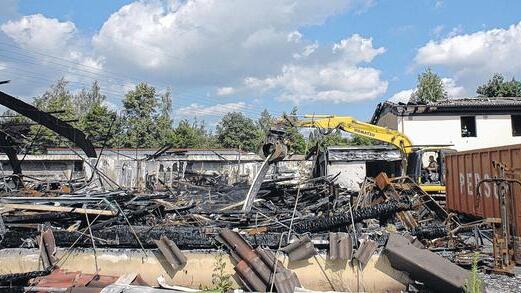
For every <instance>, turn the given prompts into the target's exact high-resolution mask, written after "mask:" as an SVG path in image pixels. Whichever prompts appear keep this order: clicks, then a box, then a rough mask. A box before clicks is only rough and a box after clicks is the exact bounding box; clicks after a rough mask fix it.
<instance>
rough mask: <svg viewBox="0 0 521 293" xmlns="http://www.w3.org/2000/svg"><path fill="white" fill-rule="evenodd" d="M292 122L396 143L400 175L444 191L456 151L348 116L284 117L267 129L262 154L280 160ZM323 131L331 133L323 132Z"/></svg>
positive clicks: (425, 187)
mask: <svg viewBox="0 0 521 293" xmlns="http://www.w3.org/2000/svg"><path fill="white" fill-rule="evenodd" d="M289 124H293V126H295V127H300V128H318V129H321V130H333V129H339V130H342V131H345V132H348V133H352V134H357V135H360V136H363V137H367V138H371V139H375V140H378V141H381V142H385V143H388V144H391V145H393V146H395V147H396V148H397V149H399V150H400V152H401V153H402V175H407V176H409V177H411V178H412V179H414V180H415V181H416V182H418V184H419V185H420V186H421V188H422V189H423V190H424V191H425V192H428V193H444V192H445V178H443V177H444V170H445V160H444V157H445V155H446V154H447V153H450V152H455V150H453V149H450V148H449V147H448V146H415V145H414V144H413V143H412V142H411V140H410V139H409V138H408V137H407V136H406V135H405V134H403V133H401V132H399V131H396V130H393V129H388V128H385V127H381V126H377V125H373V124H370V123H366V122H361V121H358V120H355V119H354V118H352V117H349V116H336V115H305V116H304V119H298V120H297V119H294V120H293V119H291V120H290V119H286V122H283V123H277V125H276V127H274V128H272V129H271V130H270V133H269V135H268V137H267V139H266V143H265V144H264V146H263V152H264V154H265V155H268V154H273V153H276V154H277V155H276V156H273V155H272V158H274V159H277V160H280V159H282V158H283V157H284V156H285V154H286V152H287V146H286V142H285V139H286V138H285V127H287V126H288V125H289ZM326 133H330V131H329V132H326Z"/></svg>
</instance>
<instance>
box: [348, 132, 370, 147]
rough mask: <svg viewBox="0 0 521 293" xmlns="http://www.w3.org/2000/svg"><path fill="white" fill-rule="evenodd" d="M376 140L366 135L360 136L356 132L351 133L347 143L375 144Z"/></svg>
mask: <svg viewBox="0 0 521 293" xmlns="http://www.w3.org/2000/svg"><path fill="white" fill-rule="evenodd" d="M376 142H377V141H376V140H374V139H371V138H368V137H365V136H361V135H357V134H353V135H351V139H350V140H349V145H361V146H363V145H374V144H376Z"/></svg>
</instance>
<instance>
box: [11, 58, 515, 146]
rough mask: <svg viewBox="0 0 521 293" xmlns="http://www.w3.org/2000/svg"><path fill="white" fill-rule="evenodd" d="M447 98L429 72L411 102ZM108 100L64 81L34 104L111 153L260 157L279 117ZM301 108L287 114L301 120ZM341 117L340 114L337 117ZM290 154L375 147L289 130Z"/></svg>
mask: <svg viewBox="0 0 521 293" xmlns="http://www.w3.org/2000/svg"><path fill="white" fill-rule="evenodd" d="M476 93H477V94H478V95H479V96H486V97H520V96H521V82H519V81H517V80H515V79H512V80H505V78H504V77H503V75H501V74H499V73H496V74H494V75H493V76H492V78H491V79H490V80H489V81H487V82H486V83H485V84H483V85H481V86H479V87H478V88H477V90H476ZM445 98H447V92H446V90H445V88H444V85H443V82H442V80H441V78H440V77H439V75H438V74H436V73H434V72H433V71H432V70H431V69H430V68H427V69H426V70H425V71H424V72H423V73H421V74H420V75H418V84H417V89H416V90H415V91H414V92H413V94H412V95H411V100H410V101H411V102H419V103H428V102H434V101H438V100H440V99H445ZM106 100H107V97H106V96H105V95H104V94H103V93H102V90H101V88H100V85H99V83H98V82H97V81H95V82H93V83H92V85H91V86H90V87H88V88H83V89H81V90H79V91H77V92H72V91H71V90H70V88H69V82H68V81H66V80H65V79H64V78H62V79H59V80H58V81H56V82H55V83H54V84H52V85H51V86H50V87H49V88H48V89H47V90H46V91H45V92H44V93H43V94H42V95H41V96H38V97H35V98H34V100H33V104H34V105H35V106H36V107H37V108H39V109H41V110H43V111H46V112H49V113H51V114H53V115H55V116H57V117H58V118H60V119H62V120H65V121H67V122H69V123H70V124H71V125H73V126H74V127H77V128H78V129H80V130H82V131H83V132H84V133H85V135H86V136H87V139H89V140H90V141H92V142H93V144H94V145H95V146H97V147H109V148H160V147H163V146H165V145H171V146H172V147H173V148H231V149H241V150H244V151H249V152H258V150H259V147H260V146H261V145H262V143H263V141H264V138H265V135H266V133H267V131H268V130H269V129H270V128H271V127H272V126H273V124H274V122H275V117H273V116H272V115H271V114H270V113H269V112H268V110H266V109H264V110H263V111H262V112H261V113H260V115H259V118H258V119H252V118H250V117H247V116H245V115H244V114H243V113H240V112H230V113H227V114H225V115H223V117H222V118H221V120H219V121H218V123H217V126H216V127H215V129H211V128H209V127H208V126H207V125H206V123H205V121H204V120H197V119H196V118H194V119H191V120H190V119H182V120H180V121H178V122H177V123H174V121H173V118H172V93H171V91H170V90H168V89H167V90H166V91H163V92H159V91H158V90H157V89H156V88H154V87H153V86H151V85H149V84H147V83H144V82H142V83H140V84H138V85H136V86H135V87H134V88H133V89H131V90H129V91H128V92H127V93H126V94H125V95H124V96H123V98H122V109H121V110H120V111H119V112H118V111H116V110H114V109H111V108H110V107H109V106H107V103H106ZM296 114H297V108H296V107H294V108H293V109H292V110H291V111H289V112H288V113H287V116H288V117H295V115H296ZM333 114H335V113H333ZM2 116H3V118H2V121H1V123H2V128H3V129H4V131H9V130H8V129H11V131H10V134H11V135H12V136H16V138H17V141H19V142H20V149H21V152H23V153H45V152H46V151H47V149H48V148H49V147H67V146H69V145H70V144H69V142H68V141H66V140H65V139H64V138H62V137H60V136H59V135H57V134H55V133H54V132H53V131H51V130H49V129H47V128H45V127H43V126H41V125H35V124H34V123H31V121H30V120H28V119H26V118H24V117H22V116H18V115H16V113H13V112H11V111H6V112H4V114H3V115H2ZM288 137H289V139H288V142H289V144H290V149H291V150H292V152H294V153H296V154H304V153H305V152H306V150H307V149H309V148H311V147H312V146H315V145H317V144H320V146H322V147H327V146H332V145H336V146H345V145H370V144H374V143H375V141H374V140H371V139H367V138H364V137H361V136H357V135H352V136H350V137H345V136H343V135H342V133H341V132H340V131H339V130H335V131H333V133H331V134H329V135H323V134H321V133H320V132H319V131H316V130H315V131H312V132H311V133H310V134H309V137H304V135H302V133H301V132H300V131H299V130H298V129H297V128H295V127H289V128H288Z"/></svg>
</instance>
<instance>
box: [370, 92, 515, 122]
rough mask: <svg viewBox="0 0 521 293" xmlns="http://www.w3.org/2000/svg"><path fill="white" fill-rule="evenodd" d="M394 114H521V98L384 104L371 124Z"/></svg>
mask: <svg viewBox="0 0 521 293" xmlns="http://www.w3.org/2000/svg"><path fill="white" fill-rule="evenodd" d="M387 112H392V113H393V114H395V115H398V116H411V115H437V114H443V115H459V114H468V115H480V114H482V115H483V114H511V113H513V112H519V113H520V114H521V97H497V98H489V97H475V98H460V99H445V100H441V101H438V102H433V103H424V104H421V103H406V104H405V103H393V102H389V101H386V102H383V103H380V104H378V106H377V107H376V110H375V112H374V114H373V117H372V118H371V123H372V124H376V123H377V122H378V120H379V119H380V117H381V116H382V115H383V114H385V113H387Z"/></svg>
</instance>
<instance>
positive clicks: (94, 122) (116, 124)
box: [79, 102, 122, 147]
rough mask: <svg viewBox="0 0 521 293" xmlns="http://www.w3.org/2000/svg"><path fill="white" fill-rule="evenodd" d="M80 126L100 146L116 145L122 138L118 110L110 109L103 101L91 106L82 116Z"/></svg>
mask: <svg viewBox="0 0 521 293" xmlns="http://www.w3.org/2000/svg"><path fill="white" fill-rule="evenodd" d="M79 128H80V129H82V130H83V132H84V133H85V135H86V136H87V139H89V140H90V141H91V142H92V143H93V144H94V145H95V146H98V147H102V146H104V145H105V146H107V147H116V146H119V144H120V139H122V137H121V136H120V133H121V121H120V119H119V117H118V115H117V113H116V111H112V110H110V109H109V108H108V107H107V106H105V105H103V104H102V103H101V102H97V103H95V104H93V105H91V106H90V108H89V110H88V111H87V113H85V115H83V116H82V117H81V118H80V123H79ZM109 131H110V132H109Z"/></svg>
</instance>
